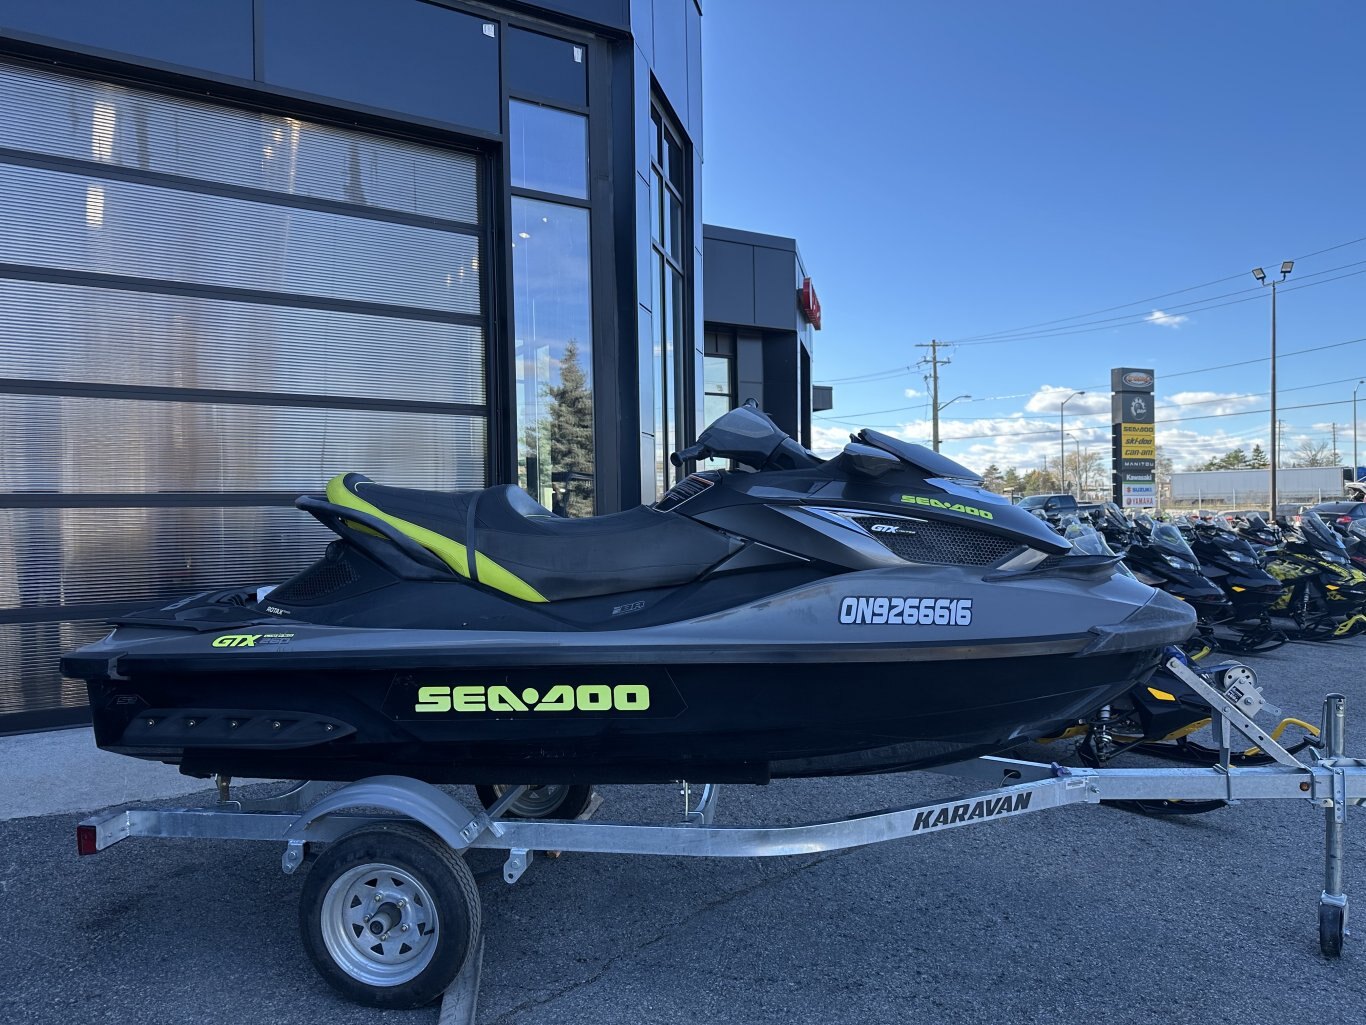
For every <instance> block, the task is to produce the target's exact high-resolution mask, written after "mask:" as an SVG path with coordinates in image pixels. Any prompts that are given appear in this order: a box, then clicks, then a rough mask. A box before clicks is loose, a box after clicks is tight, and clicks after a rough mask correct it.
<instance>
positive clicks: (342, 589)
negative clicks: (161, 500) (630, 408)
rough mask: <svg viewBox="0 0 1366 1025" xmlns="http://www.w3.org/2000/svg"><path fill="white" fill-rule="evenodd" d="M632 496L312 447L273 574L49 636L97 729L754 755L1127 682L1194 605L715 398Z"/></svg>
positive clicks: (402, 760)
mask: <svg viewBox="0 0 1366 1025" xmlns="http://www.w3.org/2000/svg"><path fill="white" fill-rule="evenodd" d="M705 457H714V458H717V459H724V460H731V461H733V462H734V463H735V464H737V465H740V466H745V467H752V468H754V470H753V472H747V471H742V470H731V471H724V470H709V471H706V472H699V473H693V474H691V475H690V476H688V477H686V478H684V479H683V480H682V481H680V482H679V483H678V484H677V485H676V486H675V487H674V488H673V489H672V490H670V491H669V492H668V494H667V495H666V496H665V497H664V498H663V499H662V500H661V501H660V502H658V503H657V504H656V505H654V506H652V507H639V508H636V509H632V510H630V511H627V512H622V513H615V514H611V515H606V516H598V517H593V518H585V519H566V518H563V517H559V516H556V515H554V514H552V513H551V512H550V511H549V510H547V509H545V508H543V507H541V506H540V505H538V504H537V503H536V502H535V501H533V500H532V499H531V498H530V496H528V495H527V494H526V492H524V491H521V490H520V489H518V488H516V487H513V486H502V487H493V488H488V489H486V490H482V491H475V492H459V493H447V492H433V491H419V490H409V489H400V488H390V487H383V486H381V485H379V484H377V483H375V482H373V481H371V480H369V479H368V478H366V477H364V476H362V475H360V474H354V473H352V474H345V475H342V476H339V477H336V478H334V479H333V480H332V481H331V482H330V483H329V484H328V486H327V490H326V494H325V495H312V496H304V497H302V498H300V499H299V501H298V503H297V504H298V506H299V507H300V508H301V509H302V510H304V511H306V512H308V513H310V514H312V515H313V516H315V517H317V518H318V519H319V520H320V521H321V522H323V523H324V524H326V525H327V526H328V527H329V528H331V530H332V531H333V532H334V533H335V534H336V535H337V539H336V540H334V541H333V542H332V543H331V544H330V545H329V547H328V549H327V551H326V553H325V554H324V555H323V556H322V558H320V559H319V560H318V561H317V562H315V563H314V564H313V565H312V566H310V567H309V568H307V569H305V570H304V571H303V572H301V573H299V574H298V575H297V576H295V577H293V578H292V579H290V580H287V581H285V582H284V583H283V584H281V585H280V586H278V587H275V588H274V589H271V590H267V589H263V588H256V587H245V588H242V589H238V590H232V591H219V592H214V593H205V594H199V595H195V596H193V597H190V598H186V599H183V600H181V601H178V602H175V603H174V604H171V605H168V606H166V607H165V608H162V609H158V610H153V611H150V612H147V613H144V614H141V615H136V616H131V617H128V618H125V619H122V620H118V621H116V623H115V627H114V630H113V632H112V633H110V634H109V636H107V637H106V638H105V639H104V640H102V641H99V642H97V643H95V644H91V645H88V646H86V647H84V648H81V649H79V650H78V651H75V652H74V653H72V654H69V655H68V656H67V657H66V658H64V659H63V662H62V666H63V671H64V672H65V673H66V674H67V675H69V676H74V677H79V678H83V679H85V680H86V681H87V684H88V689H89V696H90V704H91V710H92V715H93V720H94V727H95V737H96V741H97V743H98V744H99V745H100V746H101V747H103V748H105V749H107V750H110V751H116V752H119V753H122V754H127V755H133V756H136V757H140V758H145V759H153V760H160V761H163V762H168V763H172V764H178V765H179V766H180V769H181V771H182V772H184V773H187V774H190V775H199V776H208V775H214V774H221V775H235V776H265V777H280V778H300V779H315V780H349V779H358V778H362V777H365V776H368V775H371V774H375V773H396V774H401V775H407V776H413V777H417V778H420V779H425V780H428V781H430V782H475V783H488V784H492V783H493V782H494V781H506V780H514V781H532V780H534V781H537V782H538V783H540V784H555V785H581V784H585V783H591V782H597V783H610V782H649V781H663V780H673V779H680V778H688V779H706V780H709V781H715V782H729V781H739V782H764V781H767V780H769V779H771V778H774V777H789V776H827V775H845V774H857V773H871V772H883V771H894V770H901V769H909V768H923V767H927V766H932V765H936V764H942V763H947V762H952V761H957V760H960V759H964V758H968V757H973V756H977V755H983V754H988V753H991V752H995V751H1000V750H1004V749H1006V748H1008V747H1011V746H1014V745H1015V744H1018V743H1020V742H1021V741H1023V740H1028V739H1031V738H1033V737H1036V736H1039V735H1041V734H1043V733H1044V732H1046V731H1047V730H1048V728H1049V725H1050V724H1054V723H1057V722H1059V721H1069V720H1076V719H1077V718H1079V717H1082V716H1085V715H1086V714H1088V712H1089V711H1090V710H1093V709H1095V708H1097V707H1099V706H1100V705H1102V704H1104V703H1105V702H1106V701H1108V700H1110V699H1112V698H1114V697H1116V696H1118V695H1120V694H1123V693H1124V692H1125V691H1127V690H1129V689H1130V688H1131V687H1133V686H1135V685H1137V684H1139V683H1141V682H1143V681H1144V680H1146V679H1147V678H1148V676H1149V675H1150V674H1151V672H1152V671H1153V669H1154V667H1155V666H1156V665H1157V662H1158V660H1159V657H1160V655H1161V652H1162V650H1163V647H1164V646H1165V645H1167V644H1171V643H1178V642H1181V641H1184V640H1185V639H1186V638H1187V637H1188V636H1189V634H1190V633H1191V631H1192V630H1193V629H1194V625H1195V617H1194V615H1193V614H1192V613H1191V611H1190V609H1189V608H1188V607H1187V606H1185V605H1184V604H1182V603H1181V602H1178V601H1176V600H1174V599H1172V598H1170V597H1168V596H1167V595H1164V594H1162V593H1161V592H1158V591H1154V590H1153V589H1152V588H1149V587H1147V586H1145V585H1143V584H1141V583H1139V582H1138V581H1136V580H1134V579H1133V578H1132V577H1131V576H1128V575H1127V574H1125V573H1124V572H1123V571H1122V570H1121V569H1120V567H1119V566H1118V565H1117V559H1116V558H1115V557H1114V556H1112V555H1110V556H1107V555H1100V556H1096V555H1087V554H1084V553H1082V552H1078V551H1075V550H1073V548H1072V546H1071V545H1070V544H1069V543H1068V542H1067V541H1066V540H1064V539H1062V538H1060V537H1058V536H1057V535H1056V534H1055V533H1054V532H1053V531H1051V530H1049V529H1048V528H1047V526H1046V525H1044V524H1043V523H1040V522H1039V521H1038V520H1036V519H1035V518H1034V517H1033V516H1031V515H1029V514H1028V513H1027V512H1025V511H1022V510H1019V509H1016V508H1015V507H1014V506H1012V505H1010V504H1009V503H1007V502H1006V501H1005V500H1004V499H1002V498H1000V497H998V496H995V495H992V494H990V493H989V492H987V491H985V490H983V489H981V488H980V487H979V486H978V485H979V484H980V478H978V477H977V476H976V475H975V474H973V473H972V472H971V471H969V470H967V469H965V468H963V467H962V466H959V465H958V464H957V463H954V462H953V461H951V460H949V459H947V458H945V457H943V456H941V455H939V454H937V453H935V452H932V451H930V450H928V449H925V448H922V447H920V446H916V445H909V444H906V443H904V442H901V441H898V440H896V439H894V438H891V437H888V436H886V435H883V434H880V433H878V432H876V431H872V430H865V431H862V432H860V433H859V434H858V435H857V436H854V437H853V438H852V439H851V441H850V444H849V445H847V446H846V447H845V448H844V450H843V451H842V452H841V453H840V454H839V455H838V456H836V457H834V458H832V459H830V460H828V461H825V460H821V459H819V458H817V457H815V456H814V455H812V454H811V453H810V452H808V451H806V450H805V449H803V448H802V447H801V446H800V445H798V444H796V443H795V442H794V441H792V439H790V438H789V437H787V435H786V434H784V433H783V432H782V431H781V430H779V429H778V428H777V427H776V426H775V425H774V424H773V422H772V421H771V420H770V419H769V418H768V417H767V416H766V415H764V414H763V413H762V412H760V411H759V410H758V409H757V408H754V407H752V406H745V407H741V408H739V409H736V410H732V411H731V412H729V413H727V414H726V415H724V416H723V417H721V418H720V419H719V420H717V421H716V422H715V423H714V424H712V425H711V427H709V428H708V429H707V430H706V431H704V432H703V433H702V435H701V436H700V438H699V440H698V443H697V444H696V445H693V446H692V447H690V448H688V449H685V450H684V451H682V452H679V453H675V454H674V457H673V459H674V462H675V464H676V465H686V464H687V462H688V461H689V460H695V459H701V458H705Z"/></svg>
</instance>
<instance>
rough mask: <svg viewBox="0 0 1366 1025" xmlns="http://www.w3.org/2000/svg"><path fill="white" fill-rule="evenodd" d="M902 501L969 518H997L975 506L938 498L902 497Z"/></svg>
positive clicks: (922, 496)
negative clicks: (960, 514) (963, 514)
mask: <svg viewBox="0 0 1366 1025" xmlns="http://www.w3.org/2000/svg"><path fill="white" fill-rule="evenodd" d="M901 501H903V502H905V503H906V504H907V505H927V506H929V507H930V508H931V509H947V510H948V511H949V512H956V513H966V514H967V515H968V516H979V517H981V518H982V519H984V520H994V519H995V518H996V517H995V516H993V515H992V514H991V513H990V512H988V511H987V510H986V509H979V508H977V506H975V505H964V504H963V503H962V502H944V501H941V500H940V499H938V498H926V497H925V496H924V495H902V496H901Z"/></svg>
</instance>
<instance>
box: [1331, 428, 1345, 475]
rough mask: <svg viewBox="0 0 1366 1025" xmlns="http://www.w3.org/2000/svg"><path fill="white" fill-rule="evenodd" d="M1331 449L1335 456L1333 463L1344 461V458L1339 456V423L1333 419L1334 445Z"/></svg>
mask: <svg viewBox="0 0 1366 1025" xmlns="http://www.w3.org/2000/svg"><path fill="white" fill-rule="evenodd" d="M1330 451H1331V453H1332V457H1333V465H1335V466H1336V465H1337V464H1338V463H1340V462H1342V460H1341V459H1339V458H1338V423H1337V421H1336V420H1334V421H1333V447H1332V449H1331V450H1330Z"/></svg>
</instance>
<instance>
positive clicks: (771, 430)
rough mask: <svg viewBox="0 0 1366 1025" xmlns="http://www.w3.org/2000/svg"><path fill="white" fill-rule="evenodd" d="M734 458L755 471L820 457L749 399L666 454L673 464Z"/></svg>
mask: <svg viewBox="0 0 1366 1025" xmlns="http://www.w3.org/2000/svg"><path fill="white" fill-rule="evenodd" d="M709 457H714V458H717V459H733V460H735V461H736V462H737V463H740V464H742V465H744V466H750V467H753V468H754V469H756V470H795V469H798V468H801V467H808V466H819V465H820V464H821V462H822V460H821V459H820V458H818V457H817V456H814V455H812V454H811V453H810V452H808V451H807V450H806V449H804V448H802V446H801V445H799V444H797V442H795V441H793V440H792V438H790V437H789V436H788V435H787V434H786V433H785V432H784V431H783V430H782V428H780V427H779V426H778V425H777V424H775V423H774V422H773V421H772V420H771V419H770V418H769V415H768V414H767V413H765V412H763V410H761V409H760V408H759V407H758V405H757V404H756V403H755V402H754V401H753V400H752V399H751V400H750V401H749V402H746V403H745V404H744V405H743V406H738V407H737V408H735V409H732V410H731V411H730V412H729V413H726V414H724V415H722V416H720V417H718V418H717V419H716V420H715V421H714V422H713V423H712V425H711V426H710V427H708V428H707V429H706V430H705V431H703V432H702V433H701V434H700V435H698V438H697V444H695V445H691V446H689V447H688V448H685V449H683V450H682V451H680V452H675V453H674V454H673V455H671V456H670V457H669V460H670V462H672V463H673V464H674V465H675V466H682V465H683V464H684V463H685V462H687V461H689V460H691V459H701V458H709Z"/></svg>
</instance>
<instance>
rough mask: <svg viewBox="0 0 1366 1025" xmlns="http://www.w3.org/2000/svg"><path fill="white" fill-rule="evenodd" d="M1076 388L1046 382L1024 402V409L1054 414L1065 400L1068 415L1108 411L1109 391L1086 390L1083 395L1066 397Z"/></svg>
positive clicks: (1031, 411)
mask: <svg viewBox="0 0 1366 1025" xmlns="http://www.w3.org/2000/svg"><path fill="white" fill-rule="evenodd" d="M1076 390H1077V389H1076V388H1064V387H1062V386H1060V385H1053V384H1046V385H1044V386H1043V387H1042V388H1040V389H1039V390H1038V391H1036V392H1035V393H1034V394H1033V395H1031V396H1030V397H1029V401H1028V402H1026V403H1025V409H1026V410H1027V411H1028V412H1030V413H1052V414H1053V415H1055V416H1056V415H1057V412H1058V407H1059V406H1061V405H1062V403H1063V401H1064V400H1066V401H1067V415H1068V416H1072V415H1074V414H1076V413H1108V412H1109V411H1110V393H1109V391H1096V392H1087V393H1086V394H1084V395H1078V396H1077V397H1076V398H1075V399H1068V398H1067V396H1069V395H1071V394H1073V393H1074V392H1075V391H1076Z"/></svg>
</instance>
